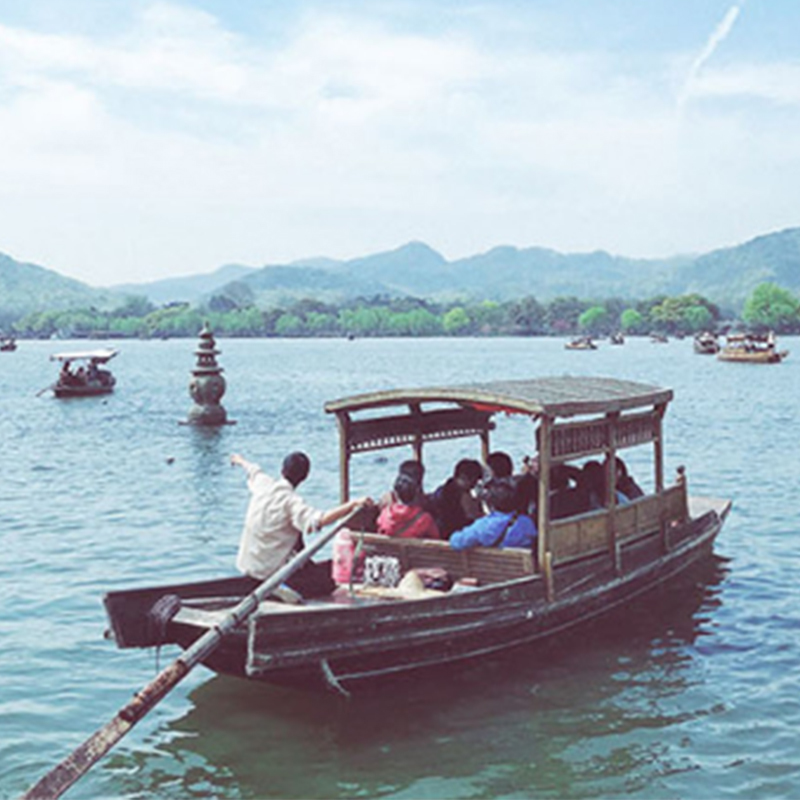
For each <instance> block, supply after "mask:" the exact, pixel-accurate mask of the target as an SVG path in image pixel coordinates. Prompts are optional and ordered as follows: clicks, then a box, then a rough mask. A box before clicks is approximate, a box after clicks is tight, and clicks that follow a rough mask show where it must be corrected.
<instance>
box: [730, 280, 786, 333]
mask: <svg viewBox="0 0 800 800" xmlns="http://www.w3.org/2000/svg"><path fill="white" fill-rule="evenodd" d="M742 319H743V320H744V321H745V322H746V323H747V324H748V325H751V326H753V327H755V328H769V329H771V330H775V331H778V332H784V333H785V332H790V331H796V330H798V328H800V304H799V303H798V301H797V298H795V297H794V296H793V295H792V293H791V292H789V291H788V290H786V289H782V288H781V287H780V286H778V285H777V284H774V283H762V284H759V285H758V286H757V287H756V288H755V289H754V290H753V293H752V294H751V295H750V297H749V298H748V299H747V301H746V302H745V304H744V311H743V312H742Z"/></svg>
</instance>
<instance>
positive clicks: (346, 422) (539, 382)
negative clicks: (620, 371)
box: [325, 376, 673, 501]
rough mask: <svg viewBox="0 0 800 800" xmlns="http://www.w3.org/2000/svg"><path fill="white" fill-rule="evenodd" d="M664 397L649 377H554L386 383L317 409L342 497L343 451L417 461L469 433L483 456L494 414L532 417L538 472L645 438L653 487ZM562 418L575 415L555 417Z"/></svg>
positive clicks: (346, 489) (346, 478) (346, 481)
mask: <svg viewBox="0 0 800 800" xmlns="http://www.w3.org/2000/svg"><path fill="white" fill-rule="evenodd" d="M672 396H673V394H672V390H671V389H662V388H660V387H657V386H651V385H649V384H643V383H634V382H632V381H623V380H617V379H615V378H599V377H572V376H562V377H550V378H534V379H531V380H510V381H492V382H489V383H472V384H464V385H460V386H444V387H442V386H438V387H429V388H417V389H391V390H387V391H381V392H372V393H369V394H359V395H354V396H352V397H346V398H342V399H340V400H333V401H330V402H329V403H327V404H326V405H325V410H326V411H327V412H329V413H332V414H335V415H336V419H337V423H338V426H339V440H340V448H339V459H340V464H339V467H340V480H341V485H340V494H341V497H342V499H343V501H344V500H347V499H348V498H349V494H350V469H349V462H350V458H351V456H353V455H356V454H357V453H365V452H369V451H375V450H385V449H388V448H393V447H403V446H410V447H411V448H412V449H413V451H414V457H415V458H416V459H417V460H418V461H422V460H423V459H422V449H423V444H424V443H426V442H434V441H442V440H446V439H459V438H463V437H472V436H477V437H478V438H479V439H480V440H481V451H482V456H483V460H484V462H485V461H486V459H487V457H488V455H489V451H490V446H489V445H490V443H489V438H490V432H491V431H492V430H493V429H494V427H495V423H494V419H493V417H494V416H495V415H496V414H498V413H507V414H522V415H525V416H528V417H530V418H531V420H532V421H534V422H538V430H537V434H536V440H537V441H536V449H537V452H538V453H539V456H540V461H541V468H542V470H543V471H544V472H549V469H550V466H551V465H552V464H554V463H557V462H566V461H568V460H572V459H577V458H582V457H588V456H590V455H592V454H595V453H601V454H605V455H606V456H612V457H613V455H614V453H615V452H616V451H617V450H620V449H622V448H627V447H633V446H636V445H640V444H646V443H653V444H655V446H656V453H655V464H656V480H655V484H656V489H657V491H660V490H661V487H662V485H663V480H662V455H661V419H662V417H663V415H664V412H665V410H666V407H667V404H668V403H669V402H670V400H672ZM564 418H576V419H572V420H570V419H567V420H566V421H560V422H559V420H560V419H561V420H564ZM612 460H613V458H612ZM546 483H547V478H545V479H544V481H543V485H546Z"/></svg>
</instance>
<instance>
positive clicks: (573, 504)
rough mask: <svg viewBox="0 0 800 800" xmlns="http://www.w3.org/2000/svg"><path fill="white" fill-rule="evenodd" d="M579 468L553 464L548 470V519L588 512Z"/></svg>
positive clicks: (586, 494) (587, 497)
mask: <svg viewBox="0 0 800 800" xmlns="http://www.w3.org/2000/svg"><path fill="white" fill-rule="evenodd" d="M581 472H582V470H581V469H580V468H579V467H575V466H573V465H572V464H554V465H553V467H552V468H551V470H550V518H551V519H563V518H564V517H574V516H575V515H576V514H583V513H585V512H586V511H588V510H589V494H588V492H587V491H585V490H584V488H583V485H582V483H581Z"/></svg>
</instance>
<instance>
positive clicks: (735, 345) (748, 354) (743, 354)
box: [717, 331, 789, 364]
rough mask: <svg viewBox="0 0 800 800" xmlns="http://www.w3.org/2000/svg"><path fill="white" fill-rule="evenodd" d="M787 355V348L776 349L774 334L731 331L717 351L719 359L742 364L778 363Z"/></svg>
mask: <svg viewBox="0 0 800 800" xmlns="http://www.w3.org/2000/svg"><path fill="white" fill-rule="evenodd" d="M788 355H789V351H788V350H778V347H777V342H776V341H775V334H774V333H772V331H770V332H769V333H766V334H758V333H731V334H728V336H727V337H726V342H725V346H724V347H723V348H722V349H721V350H720V351H719V352H718V353H717V358H718V359H719V360H720V361H737V362H741V363H743V364H779V363H780V362H781V361H783V360H784V359H785V358H786V357H787V356H788Z"/></svg>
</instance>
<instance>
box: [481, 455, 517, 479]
mask: <svg viewBox="0 0 800 800" xmlns="http://www.w3.org/2000/svg"><path fill="white" fill-rule="evenodd" d="M486 466H487V467H488V468H489V472H491V474H492V478H510V477H511V476H512V475H513V474H514V462H513V461H512V460H511V456H510V455H509V454H508V453H504V452H502V451H501V450H497V451H495V452H494V453H489V455H488V457H487V458H486Z"/></svg>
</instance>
